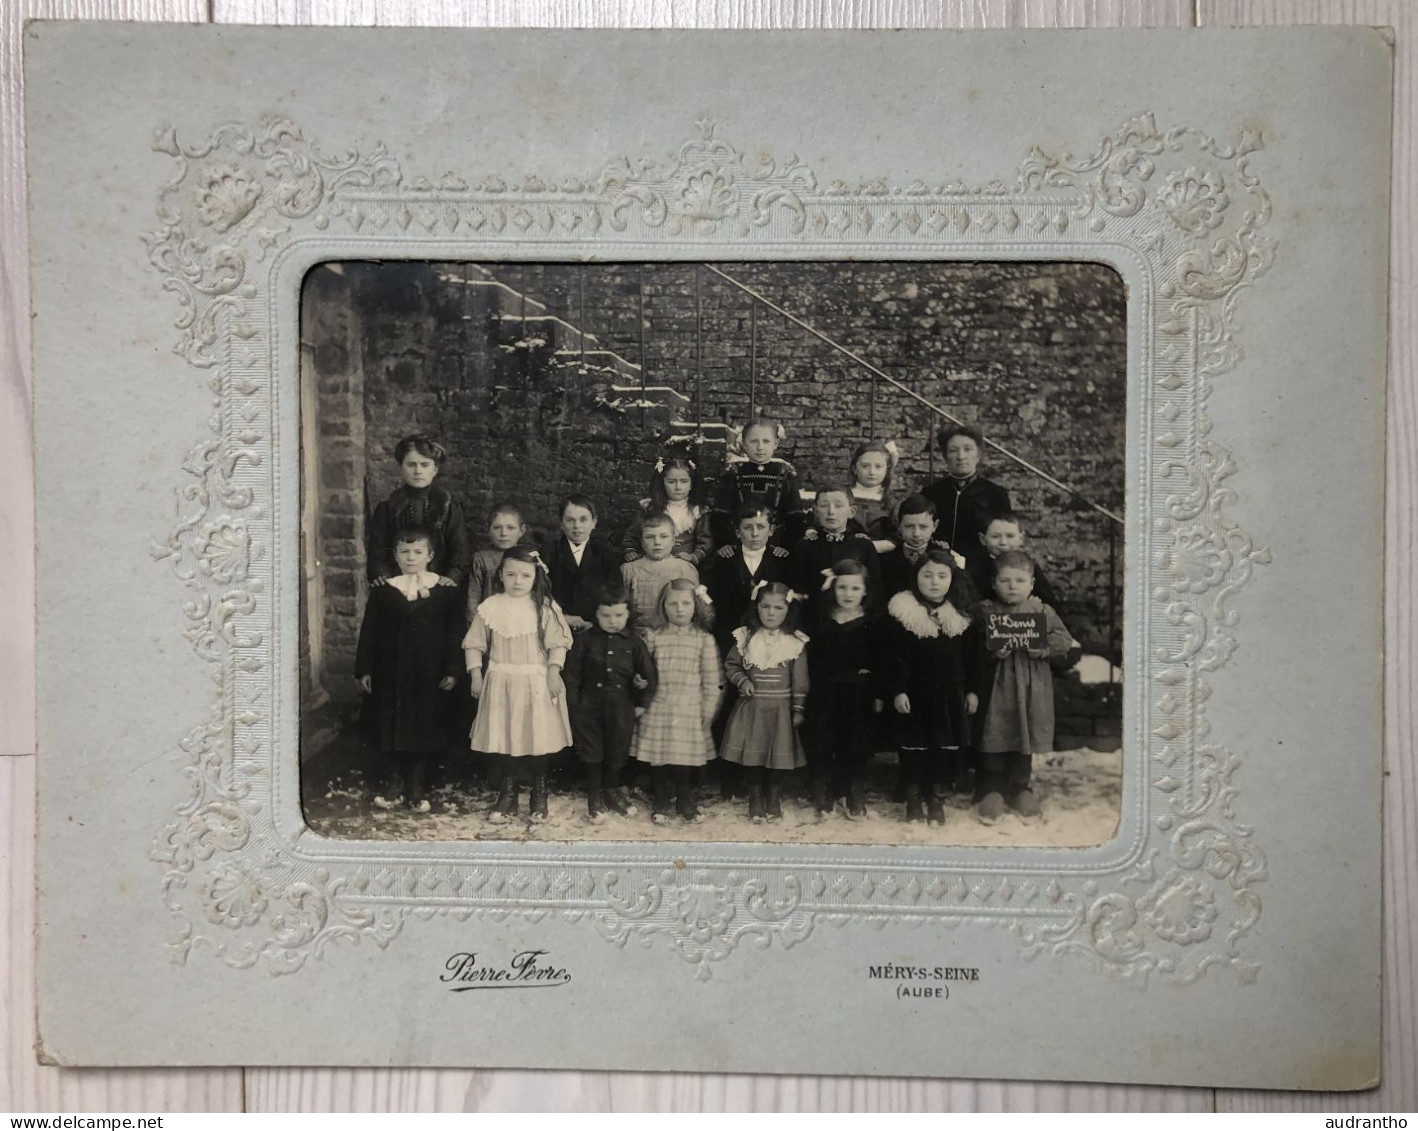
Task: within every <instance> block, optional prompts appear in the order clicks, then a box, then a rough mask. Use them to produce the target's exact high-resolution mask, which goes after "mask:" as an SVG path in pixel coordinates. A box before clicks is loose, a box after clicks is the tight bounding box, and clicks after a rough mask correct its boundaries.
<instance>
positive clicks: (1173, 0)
mask: <svg viewBox="0 0 1418 1131" xmlns="http://www.w3.org/2000/svg"><path fill="white" fill-rule="evenodd" d="M205 7H206V5H205V4H204V3H202V2H201V0H131V2H126V3H125V2H121V0H113V2H110V3H97V2H95V3H77V2H75V3H59V2H55V3H51V4H45V5H34V4H32V5H31V10H30V11H28V12H24V13H23V14H26V15H49V16H73V17H80V18H83V17H88V18H96V17H100V16H103V17H108V18H133V19H157V18H172V19H194V18H196V19H200V18H202V17H203V16H204V14H205ZM212 7H213V11H212V15H213V16H214V18H216V19H218V20H220V21H223V22H235V23H263V24H275V23H292V24H293V23H303V24H344V25H385V26H395V25H426V26H427V25H432V26H441V25H462V26H521V27H757V28H775V27H826V28H830V27H837V28H857V27H1021V26H1068V27H1082V26H1109V25H1124V26H1139V25H1170V26H1189V25H1190V24H1191V23H1192V18H1193V10H1192V4H1191V2H1190V0H1162V2H1150V0H1112V2H1108V0H1095V2H1085V0H1071V2H1062V3H1051V2H1048V0H979V2H974V3H967V2H961V0H952V2H949V3H943V4H936V3H931V2H928V0H920V2H910V0H799V2H795V3H769V2H767V0H758V2H755V0H695V2H685V0H614V2H607V3H596V2H592V0H579V2H578V0H524V2H520V3H519V2H517V0H495V2H494V0H482V2H478V3H471V2H470V3H460V2H458V0H213V4H212ZM35 8H41V9H42V11H35V10H34V9H35ZM0 9H2V10H3V12H4V16H3V20H4V23H3V25H0V33H3V43H0V237H3V242H0V288H3V291H4V298H3V300H0V492H3V493H0V569H3V570H4V571H5V573H4V574H3V576H6V577H7V580H8V582H9V584H8V585H7V587H6V588H5V590H3V591H0V638H3V639H5V640H6V642H7V649H6V652H7V655H5V656H4V657H0V752H3V753H11V754H19V755H26V754H27V753H28V751H30V750H32V748H33V731H32V726H31V724H30V722H29V720H30V719H31V718H32V698H33V685H32V670H33V663H32V637H29V636H28V635H27V634H28V633H29V631H30V629H29V626H30V621H31V616H32V605H31V600H30V597H29V593H30V589H31V583H32V573H31V569H30V561H29V552H28V547H29V545H30V542H31V538H30V534H29V531H30V530H31V529H32V511H31V510H30V495H31V485H30V474H31V471H30V454H29V440H28V437H29V424H28V415H29V392H28V390H29V382H28V337H27V320H26V319H25V317H24V316H23V312H24V311H25V310H26V309H27V304H28V296H27V291H26V289H25V272H24V258H23V248H24V216H23V195H22V194H23V178H22V175H21V171H22V165H21V158H20V152H19V138H20V132H19V131H20V121H19V112H18V111H19V96H20V91H19V76H18V71H17V68H15V67H14V66H13V65H12V61H13V60H14V59H15V58H16V57H17V48H18V42H19V23H20V20H19V17H18V16H17V15H16V14H15V11H22V10H21V9H19V7H18V5H0ZM12 9H13V10H12ZM1402 9H1403V4H1402V3H1401V2H1400V0H1392V2H1391V3H1383V2H1379V0H1373V2H1370V3H1362V4H1361V3H1348V2H1343V0H1312V2H1310V3H1302V2H1299V0H1294V2H1285V3H1281V2H1278V0H1274V2H1268V3H1261V2H1254V3H1251V2H1238V0H1225V2H1218V3H1208V2H1203V3H1201V4H1200V7H1199V14H1200V16H1201V20H1202V22H1203V23H1229V22H1255V23H1277V22H1284V23H1309V22H1331V23H1351V22H1354V23H1390V24H1395V25H1398V26H1399V29H1400V30H1399V33H1400V49H1399V53H1398V59H1399V92H1398V95H1397V102H1398V118H1397V120H1396V123H1395V127H1396V136H1397V137H1398V138H1399V139H1400V140H1399V152H1398V154H1397V156H1398V158H1399V159H1400V160H1399V161H1398V163H1397V164H1396V166H1395V196H1394V214H1395V220H1396V226H1395V231H1394V263H1393V278H1394V282H1395V290H1394V295H1393V302H1392V306H1393V310H1394V314H1395V321H1394V326H1393V335H1392V349H1391V375H1390V377H1391V392H1390V413H1391V424H1390V450H1389V466H1390V483H1391V484H1392V485H1393V488H1392V490H1391V493H1390V498H1389V536H1390V542H1389V545H1390V551H1389V594H1390V596H1389V611H1390V620H1389V623H1390V626H1391V630H1392V632H1393V636H1392V637H1391V639H1390V645H1389V652H1390V657H1391V660H1390V665H1389V670H1388V675H1387V687H1388V692H1389V694H1388V704H1389V706H1388V712H1387V727H1388V739H1389V751H1390V753H1389V770H1390V775H1389V777H1388V779H1387V790H1386V798H1385V800H1386V805H1387V815H1386V824H1385V837H1386V847H1387V852H1388V859H1387V864H1386V870H1385V894H1386V899H1387V914H1386V935H1385V945H1386V954H1385V978H1386V981H1385V1010H1386V1013H1385V1026H1386V1029H1385V1075H1386V1081H1385V1084H1384V1086H1383V1088H1382V1089H1381V1090H1380V1091H1379V1092H1377V1093H1367V1094H1360V1095H1357V1096H1335V1095H1327V1094H1310V1095H1295V1094H1291V1093H1259V1092H1224V1093H1221V1094H1220V1101H1221V1104H1222V1106H1223V1108H1224V1109H1226V1110H1235V1111H1251V1110H1275V1109H1288V1110H1319V1109H1323V1110H1330V1111H1333V1110H1344V1109H1347V1110H1356V1111H1360V1110H1364V1111H1379V1110H1411V1109H1412V1108H1413V1107H1415V1106H1418V1100H1416V1099H1415V1094H1414V1087H1415V1084H1414V1081H1415V1080H1418V1070H1415V1048H1416V1047H1418V1041H1415V1036H1414V1004H1413V1003H1414V996H1415V995H1414V973H1413V971H1414V965H1415V955H1414V947H1415V943H1414V939H1415V937H1416V936H1418V932H1415V931H1414V929H1413V928H1414V924H1413V915H1414V907H1415V903H1414V897H1413V895H1412V889H1413V887H1414V878H1415V876H1414V873H1415V871H1418V868H1416V867H1415V859H1416V858H1418V852H1415V848H1418V834H1415V819H1418V796H1415V775H1414V767H1413V765H1412V763H1411V760H1410V758H1411V754H1410V752H1411V750H1412V734H1413V729H1412V714H1411V706H1410V704H1411V699H1412V696H1411V691H1412V681H1413V678H1414V674H1413V665H1412V660H1411V658H1410V657H1411V654H1412V652H1413V644H1414V635H1413V624H1412V609H1411V601H1410V600H1409V598H1408V593H1409V592H1411V590H1412V588H1413V586H1412V581H1413V573H1412V563H1413V552H1412V551H1413V542H1414V539H1415V535H1414V533H1413V531H1411V530H1409V529H1406V528H1404V527H1403V525H1402V524H1401V523H1400V522H1399V521H1398V518H1399V516H1400V515H1403V514H1406V513H1407V512H1408V511H1409V510H1411V509H1412V505H1413V503H1412V494H1411V487H1410V486H1409V485H1410V484H1411V483H1412V482H1413V481H1414V460H1415V455H1416V454H1418V427H1415V422H1414V392H1413V385H1412V381H1413V373H1414V368H1413V361H1414V358H1413V354H1414V349H1413V345H1414V343H1413V315H1412V314H1411V313H1410V312H1409V310H1408V307H1409V306H1411V305H1412V302H1413V295H1414V292H1413V278H1414V270H1413V268H1414V262H1413V261H1414V257H1415V255H1418V248H1415V247H1414V245H1413V242H1412V240H1413V237H1412V222H1411V219H1410V218H1409V217H1410V214H1411V210H1412V206H1413V200H1412V191H1413V183H1414V178H1413V175H1412V174H1413V169H1412V163H1413V152H1414V151H1413V146H1412V142H1411V140H1410V138H1409V137H1408V134H1409V132H1410V131H1411V129H1412V123H1413V118H1412V65H1411V63H1410V62H1409V61H1408V60H1407V55H1406V50H1405V49H1411V48H1412V47H1413V46H1418V44H1415V40H1414V32H1413V29H1412V21H1411V20H1406V19H1405V16H1406V13H1405V12H1404V11H1403V10H1402ZM16 534H18V537H14V535H16ZM16 545H18V546H19V548H20V549H19V550H18V551H16V550H14V549H7V547H15V546H16ZM12 640H15V641H18V649H16V648H15V647H12V646H9V644H10V641H12ZM27 646H28V648H29V651H28V652H27V651H26V647H27ZM27 680H28V681H29V682H26V681H27ZM33 775H34V759H33V758H32V757H28V756H22V757H16V758H11V759H0V809H2V810H3V811H4V812H6V813H7V814H9V816H10V820H9V822H8V823H7V826H6V832H5V834H4V838H3V840H2V841H0V850H3V852H4V856H3V860H0V863H3V867H4V874H5V876H6V878H7V880H8V883H7V886H6V892H5V894H4V895H0V901H3V902H0V914H3V915H4V920H5V931H4V932H3V933H0V961H3V962H4V965H5V968H6V970H7V972H8V977H7V983H6V988H5V991H4V996H3V997H0V1006H3V1009H0V1018H3V1024H0V1057H3V1060H4V1063H5V1072H4V1075H3V1076H0V1085H2V1086H0V1108H6V1107H8V1108H11V1109H19V1110H36V1109H46V1108H63V1109H67V1110H121V1109H125V1108H126V1109H128V1110H140V1109H144V1110H193V1111H197V1110H234V1109H239V1107H240V1105H241V1104H242V1102H243V1087H242V1081H241V1074H240V1072H238V1071H234V1070H211V1071H207V1072H201V1071H182V1072H168V1071H161V1070H144V1071H138V1070H128V1071H98V1070H77V1071H65V1070H57V1069H48V1068H45V1069H39V1068H37V1067H36V1066H35V1064H34V1061H33V1057H32V1053H31V1051H30V1046H31V1043H32V1040H33V1022H32V1020H31V1019H32V1015H33V991H32V984H33V953H32V946H31V943H30V938H31V934H32V927H33V917H34V910H33V902H32V899H31V897H30V894H29V893H30V890H31V887H32V876H33V845H32V836H33V820H32V812H33V790H34V782H33ZM244 1092H245V1103H246V1105H247V1107H248V1108H249V1109H250V1110H255V1111H280V1110H288V1111H318V1110H340V1111H411V1110H460V1109H461V1110H469V1111H498V1110H559V1111H616V1110H620V1111H634V1110H664V1111H687V1110H718V1111H746V1110H784V1111H787V1110H798V1111H842V1110H880V1111H891V1110H981V1111H998V1110H1017V1111H1018V1110H1023V1111H1029V1110H1039V1111H1051V1110H1117V1111H1131V1110H1176V1111H1207V1110H1211V1109H1212V1104H1213V1094H1212V1093H1211V1092H1210V1091H1208V1090H1202V1089H1176V1088H1130V1087H1121V1086H1107V1085H1059V1084H1024V1083H999V1082H979V1081H928V1080H903V1079H874V1078H826V1077H824V1078H819V1077H773V1076H723V1075H692V1074H656V1073H574V1072H532V1071H461V1070H440V1071H433V1070H353V1069H351V1070H331V1069H323V1070H302V1069H259V1070H255V1069H253V1070H248V1071H247V1073H246V1080H245V1088H244Z"/></svg>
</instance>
